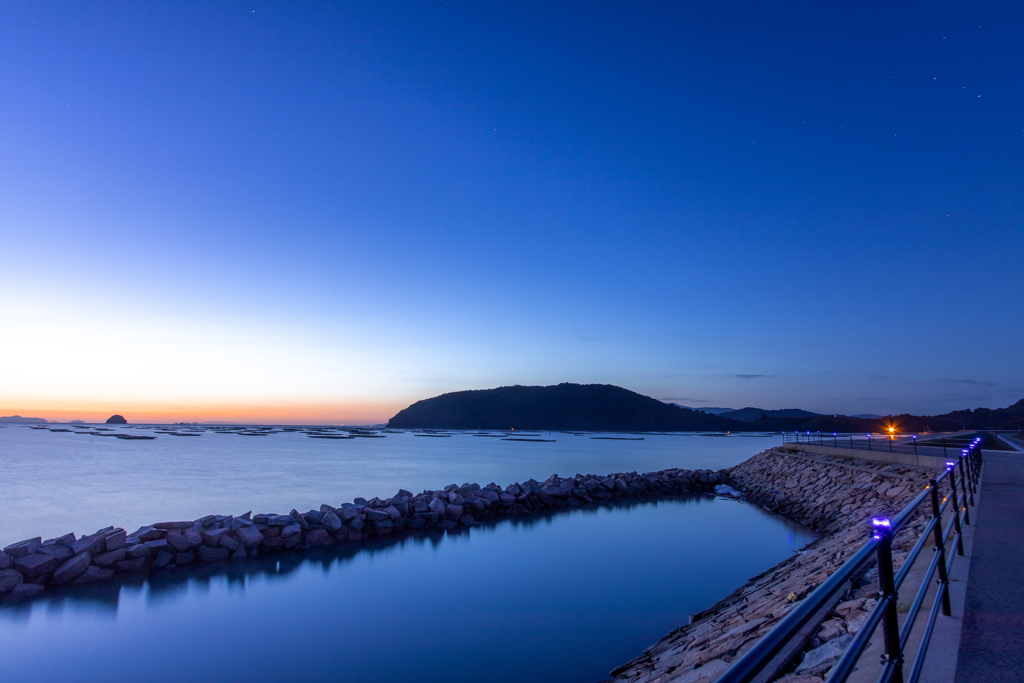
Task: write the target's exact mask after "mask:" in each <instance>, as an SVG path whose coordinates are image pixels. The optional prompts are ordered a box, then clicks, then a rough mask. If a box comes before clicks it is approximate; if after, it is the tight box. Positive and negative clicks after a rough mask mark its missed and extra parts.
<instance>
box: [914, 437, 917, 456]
mask: <svg viewBox="0 0 1024 683" xmlns="http://www.w3.org/2000/svg"><path fill="white" fill-rule="evenodd" d="M913 439H914V455H917V437H916V436H915V437H913Z"/></svg>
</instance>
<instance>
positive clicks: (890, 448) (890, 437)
mask: <svg viewBox="0 0 1024 683" xmlns="http://www.w3.org/2000/svg"><path fill="white" fill-rule="evenodd" d="M889 452H890V453H892V434H890V435H889Z"/></svg>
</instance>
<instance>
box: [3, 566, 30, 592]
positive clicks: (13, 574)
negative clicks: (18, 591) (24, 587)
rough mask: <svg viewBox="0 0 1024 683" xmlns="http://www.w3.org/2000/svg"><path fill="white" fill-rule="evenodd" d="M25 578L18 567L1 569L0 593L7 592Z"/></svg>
mask: <svg viewBox="0 0 1024 683" xmlns="http://www.w3.org/2000/svg"><path fill="white" fill-rule="evenodd" d="M24 580H25V578H24V577H23V576H22V575H21V572H19V571H18V570H16V569H0V593H6V592H8V591H10V590H11V589H13V588H14V587H15V586H17V585H18V584H19V583H22V582H24Z"/></svg>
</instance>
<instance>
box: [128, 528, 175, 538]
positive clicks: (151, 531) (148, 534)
mask: <svg viewBox="0 0 1024 683" xmlns="http://www.w3.org/2000/svg"><path fill="white" fill-rule="evenodd" d="M132 536H133V537H134V538H137V539H139V540H140V541H143V542H145V541H158V540H160V539H161V538H165V537H166V536H167V532H166V531H165V530H163V529H156V528H154V527H151V526H144V527H140V528H139V529H138V531H135V532H133V533H132Z"/></svg>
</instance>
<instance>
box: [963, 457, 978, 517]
mask: <svg viewBox="0 0 1024 683" xmlns="http://www.w3.org/2000/svg"><path fill="white" fill-rule="evenodd" d="M964 460H966V461H967V464H965V465H964V467H965V468H966V469H967V474H968V475H970V477H969V479H968V481H969V482H970V483H971V488H970V492H971V505H974V494H975V493H977V492H978V478H977V476H976V475H975V473H974V465H973V464H972V463H973V462H974V449H971V450H970V451H968V453H967V457H966V458H964Z"/></svg>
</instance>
